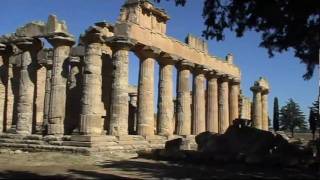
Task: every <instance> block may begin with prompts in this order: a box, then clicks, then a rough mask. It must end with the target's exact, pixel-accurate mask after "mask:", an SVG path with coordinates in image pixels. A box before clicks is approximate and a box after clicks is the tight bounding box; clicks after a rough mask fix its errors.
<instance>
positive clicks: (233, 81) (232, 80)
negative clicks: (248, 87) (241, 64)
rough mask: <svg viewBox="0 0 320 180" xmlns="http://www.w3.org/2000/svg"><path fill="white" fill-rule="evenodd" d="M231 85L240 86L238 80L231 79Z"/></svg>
mask: <svg viewBox="0 0 320 180" xmlns="http://www.w3.org/2000/svg"><path fill="white" fill-rule="evenodd" d="M231 83H232V85H239V84H240V78H236V77H233V78H232V79H231Z"/></svg>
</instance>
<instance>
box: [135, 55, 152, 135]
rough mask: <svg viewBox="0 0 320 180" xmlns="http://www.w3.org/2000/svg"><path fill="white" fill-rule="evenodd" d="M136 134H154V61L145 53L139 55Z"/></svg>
mask: <svg viewBox="0 0 320 180" xmlns="http://www.w3.org/2000/svg"><path fill="white" fill-rule="evenodd" d="M139 57H140V72H139V84H138V134H139V135H142V136H151V135H154V131H155V130H154V95H153V94H154V62H155V59H153V58H151V57H148V56H147V55H139Z"/></svg>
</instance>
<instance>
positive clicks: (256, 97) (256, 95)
mask: <svg viewBox="0 0 320 180" xmlns="http://www.w3.org/2000/svg"><path fill="white" fill-rule="evenodd" d="M251 91H252V92H253V110H252V111H253V117H252V121H253V127H255V128H257V129H262V103H261V87H259V86H253V87H251Z"/></svg>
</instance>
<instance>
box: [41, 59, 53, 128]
mask: <svg viewBox="0 0 320 180" xmlns="http://www.w3.org/2000/svg"><path fill="white" fill-rule="evenodd" d="M45 67H46V82H45V83H46V85H45V93H44V108H43V109H44V110H43V126H44V128H45V129H47V128H48V123H49V110H50V93H51V77H52V60H51V59H48V60H47V61H46V63H45Z"/></svg>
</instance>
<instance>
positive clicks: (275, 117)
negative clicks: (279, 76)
mask: <svg viewBox="0 0 320 180" xmlns="http://www.w3.org/2000/svg"><path fill="white" fill-rule="evenodd" d="M273 129H274V130H275V131H279V102H278V98H277V97H275V98H274V101H273Z"/></svg>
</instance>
